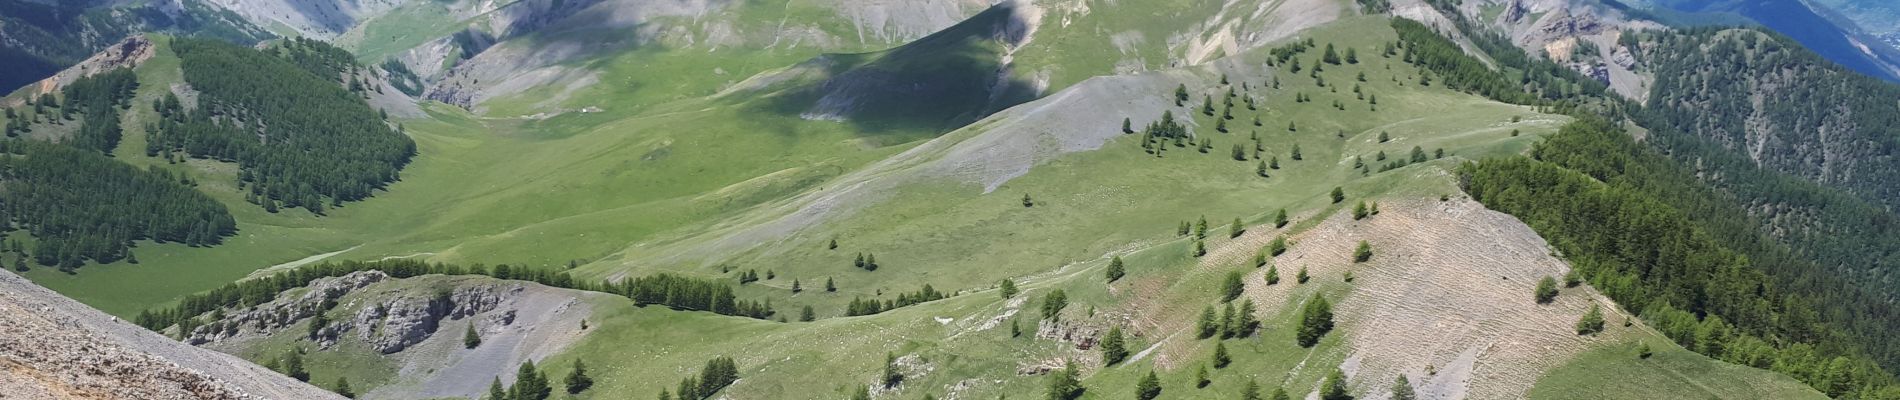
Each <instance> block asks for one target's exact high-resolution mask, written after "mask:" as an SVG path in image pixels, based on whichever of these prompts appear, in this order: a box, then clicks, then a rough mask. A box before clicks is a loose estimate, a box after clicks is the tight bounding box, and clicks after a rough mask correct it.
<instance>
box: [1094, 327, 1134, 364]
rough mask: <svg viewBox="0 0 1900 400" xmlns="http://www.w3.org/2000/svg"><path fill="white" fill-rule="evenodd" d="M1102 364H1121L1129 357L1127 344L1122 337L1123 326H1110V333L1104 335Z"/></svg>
mask: <svg viewBox="0 0 1900 400" xmlns="http://www.w3.org/2000/svg"><path fill="white" fill-rule="evenodd" d="M1101 346H1102V365H1115V364H1120V363H1121V362H1122V360H1126V359H1128V348H1127V347H1126V346H1127V344H1126V343H1124V342H1123V339H1122V327H1120V326H1115V327H1110V328H1108V334H1107V335H1105V336H1103V337H1102V344H1101Z"/></svg>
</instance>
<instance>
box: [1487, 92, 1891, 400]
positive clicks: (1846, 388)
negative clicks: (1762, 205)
mask: <svg viewBox="0 0 1900 400" xmlns="http://www.w3.org/2000/svg"><path fill="white" fill-rule="evenodd" d="M1533 157H1535V158H1536V159H1535V160H1533V159H1527V158H1509V159H1499V160H1487V161H1484V162H1480V163H1475V164H1468V165H1466V166H1464V167H1463V168H1461V169H1460V176H1461V179H1462V182H1463V185H1464V187H1465V189H1466V191H1467V192H1468V193H1470V194H1471V195H1472V197H1473V198H1474V199H1476V200H1478V201H1480V202H1483V203H1484V204H1485V205H1486V206H1487V207H1489V208H1492V209H1495V210H1498V211H1502V212H1506V213H1509V214H1512V215H1514V216H1516V217H1518V218H1519V219H1522V220H1524V221H1525V223H1527V224H1530V225H1531V226H1532V227H1533V228H1534V229H1536V230H1537V231H1538V233H1539V235H1541V236H1544V237H1545V238H1546V239H1548V240H1550V242H1551V245H1552V246H1555V247H1557V248H1558V249H1559V250H1560V251H1562V253H1563V254H1564V255H1565V258H1566V259H1567V260H1568V261H1570V262H1571V264H1572V265H1573V266H1574V267H1575V268H1577V270H1578V271H1580V272H1581V273H1582V275H1583V277H1584V278H1585V279H1586V280H1588V281H1589V282H1590V283H1591V285H1592V286H1593V287H1596V288H1597V289H1598V290H1600V291H1602V292H1603V293H1604V295H1606V296H1609V297H1610V298H1612V299H1615V300H1616V301H1617V302H1618V303H1619V304H1621V305H1622V306H1623V307H1625V308H1627V309H1629V310H1631V311H1634V312H1639V313H1640V314H1641V315H1642V316H1643V318H1644V319H1645V320H1647V321H1649V322H1650V324H1651V325H1652V326H1655V327H1656V328H1657V329H1658V330H1660V331H1662V332H1663V333H1664V334H1665V335H1668V336H1669V337H1670V338H1672V339H1675V340H1676V341H1677V342H1678V343H1681V344H1682V345H1683V346H1684V347H1687V348H1689V349H1691V350H1695V351H1697V352H1701V353H1704V354H1707V355H1709V356H1711V357H1715V358H1719V359H1722V360H1724V361H1729V362H1734V363H1737V364H1743V365H1749V366H1754V367H1757V368H1767V369H1771V370H1775V371H1777V372H1782V373H1785V374H1788V375H1790V376H1793V377H1795V378H1797V379H1800V380H1802V381H1803V382H1806V383H1808V384H1810V385H1813V386H1814V387H1816V388H1818V389H1821V390H1822V391H1824V392H1827V393H1828V394H1829V395H1831V396H1842V395H1847V394H1853V395H1854V397H1858V398H1900V397H1894V396H1900V387H1895V386H1894V384H1895V382H1894V379H1893V377H1892V375H1890V374H1889V373H1887V372H1886V371H1885V369H1883V368H1881V367H1880V366H1879V364H1878V363H1876V362H1875V361H1874V359H1873V358H1871V357H1868V356H1867V355H1865V351H1864V349H1865V348H1866V346H1867V345H1870V344H1875V343H1883V342H1884V341H1885V339H1883V338H1884V337H1885V336H1889V335H1891V333H1890V332H1892V331H1893V330H1892V329H1891V327H1884V326H1874V327H1869V328H1873V329H1870V330H1863V329H1860V327H1858V326H1856V324H1862V323H1866V322H1863V321H1857V320H1859V319H1868V320H1871V321H1876V322H1886V321H1890V320H1891V319H1892V318H1891V315H1890V313H1891V311H1890V310H1889V309H1888V308H1887V307H1884V306H1881V305H1882V304H1884V303H1882V302H1879V301H1873V302H1871V304H1843V303H1839V302H1838V301H1841V300H1872V299H1864V298H1863V299H1856V298H1853V296H1852V295H1851V294H1843V293H1825V292H1810V291H1808V290H1803V289H1807V288H1796V289H1794V290H1790V289H1789V288H1786V287H1784V286H1783V285H1781V284H1779V283H1778V282H1777V279H1776V277H1775V276H1788V275H1793V274H1800V275H1803V276H1812V275H1817V274H1816V273H1815V270H1816V269H1815V268H1814V266H1813V265H1812V264H1806V263H1804V262H1803V261H1802V260H1800V259H1797V258H1793V257H1787V256H1786V255H1785V253H1777V252H1776V250H1775V248H1777V247H1778V246H1779V245H1778V244H1776V243H1773V242H1772V241H1769V240H1763V239H1759V238H1757V239H1754V240H1748V239H1746V238H1740V237H1737V236H1740V235H1747V234H1748V232H1754V230H1753V229H1748V228H1749V227H1748V226H1747V221H1711V220H1710V219H1709V218H1708V217H1706V216H1703V217H1702V218H1697V217H1692V216H1691V213H1690V212H1689V211H1690V210H1693V211H1698V212H1709V211H1733V210H1723V209H1722V208H1723V207H1724V206H1726V207H1729V208H1739V206H1738V205H1736V203H1733V202H1732V200H1731V198H1728V197H1725V195H1724V194H1722V193H1719V192H1716V191H1714V190H1711V189H1709V188H1708V187H1706V186H1703V185H1701V184H1700V183H1698V182H1696V181H1695V180H1694V179H1695V178H1694V177H1693V176H1692V175H1689V174H1688V173H1687V172H1686V171H1685V170H1683V169H1681V168H1680V167H1678V166H1677V165H1676V164H1674V163H1673V161H1670V160H1668V159H1667V158H1665V157H1663V156H1662V155H1661V154H1660V153H1657V152H1655V151H1654V150H1653V149H1649V148H1646V147H1643V146H1642V145H1641V144H1638V143H1635V142H1634V141H1633V140H1632V139H1630V138H1629V137H1628V135H1627V134H1625V133H1623V131H1622V130H1620V129H1616V128H1614V127H1613V126H1612V125H1610V124H1609V123H1607V122H1603V121H1601V120H1597V119H1588V118H1587V119H1586V120H1585V121H1584V122H1578V123H1575V124H1573V125H1571V126H1568V127H1566V128H1564V129H1563V131H1562V132H1560V133H1559V134H1557V135H1555V136H1553V137H1551V138H1549V139H1548V140H1546V141H1545V142H1543V143H1540V144H1539V145H1538V146H1537V148H1536V149H1534V150H1533ZM1671 200H1673V201H1671ZM1679 204H1687V205H1689V206H1691V207H1695V208H1690V209H1684V208H1678V205H1679ZM1728 215H1731V216H1732V215H1746V214H1744V213H1733V214H1728ZM1738 224H1739V225H1740V227H1741V228H1742V229H1743V230H1741V232H1743V233H1741V234H1735V233H1733V232H1730V234H1726V235H1717V234H1711V233H1710V232H1712V231H1714V230H1715V229H1721V228H1736V227H1737V226H1736V225H1738ZM1738 244H1745V245H1755V246H1762V247H1760V248H1752V249H1741V248H1737V247H1734V246H1735V245H1738ZM1758 254H1759V255H1764V256H1767V257H1763V258H1755V257H1752V256H1754V255H1758ZM1763 260H1772V261H1771V262H1774V263H1776V264H1763V263H1762V262H1763ZM1803 269H1805V271H1804V270H1803ZM1771 275H1773V276H1771ZM1811 279H1819V280H1823V281H1825V280H1828V279H1827V278H1811ZM1849 288H1850V289H1851V286H1850V287H1849ZM1850 293H1859V292H1858V291H1854V292H1850ZM1888 323H1890V322H1888ZM1870 333H1871V334H1877V335H1881V338H1873V337H1858V336H1859V335H1858V334H1870Z"/></svg>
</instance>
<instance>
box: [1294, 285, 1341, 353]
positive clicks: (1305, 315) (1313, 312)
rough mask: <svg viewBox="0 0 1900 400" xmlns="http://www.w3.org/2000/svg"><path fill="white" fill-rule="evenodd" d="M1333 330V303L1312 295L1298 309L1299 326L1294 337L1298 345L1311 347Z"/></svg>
mask: <svg viewBox="0 0 1900 400" xmlns="http://www.w3.org/2000/svg"><path fill="white" fill-rule="evenodd" d="M1332 330H1333V305H1332V303H1330V302H1327V301H1326V298H1325V297H1322V296H1320V295H1313V298H1312V299H1309V300H1307V301H1306V305H1305V306H1304V307H1303V308H1302V309H1301V310H1300V326H1299V328H1298V330H1297V331H1295V339H1296V340H1297V341H1298V342H1299V345H1300V347H1313V345H1315V344H1319V339H1320V338H1322V337H1325V336H1326V333H1327V332H1331V331H1332Z"/></svg>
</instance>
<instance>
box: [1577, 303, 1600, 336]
mask: <svg viewBox="0 0 1900 400" xmlns="http://www.w3.org/2000/svg"><path fill="white" fill-rule="evenodd" d="M1602 331H1603V309H1602V308H1599V307H1597V305H1596V303H1590V311H1588V312H1585V313H1583V318H1581V319H1578V320H1577V334H1578V335H1593V334H1596V333H1597V332H1602Z"/></svg>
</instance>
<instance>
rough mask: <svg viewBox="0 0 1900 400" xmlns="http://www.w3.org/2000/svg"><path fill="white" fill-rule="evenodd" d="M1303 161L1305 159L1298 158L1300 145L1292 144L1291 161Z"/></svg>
mask: <svg viewBox="0 0 1900 400" xmlns="http://www.w3.org/2000/svg"><path fill="white" fill-rule="evenodd" d="M1304 159H1305V158H1302V157H1300V144H1299V143H1294V144H1293V161H1299V160H1304Z"/></svg>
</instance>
